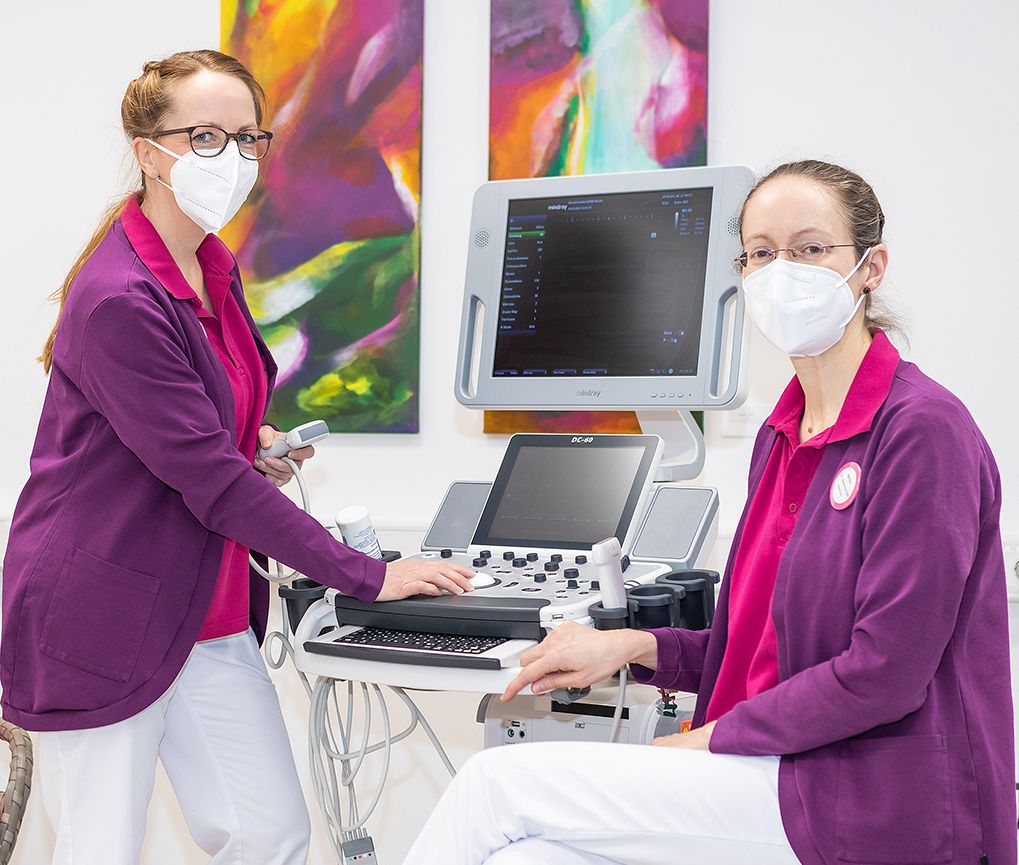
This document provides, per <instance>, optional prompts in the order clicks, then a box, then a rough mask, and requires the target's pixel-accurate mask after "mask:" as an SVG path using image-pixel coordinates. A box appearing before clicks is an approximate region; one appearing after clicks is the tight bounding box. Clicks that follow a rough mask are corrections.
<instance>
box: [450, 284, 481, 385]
mask: <svg viewBox="0 0 1019 865" xmlns="http://www.w3.org/2000/svg"><path fill="white" fill-rule="evenodd" d="M484 313H485V303H484V301H483V300H482V299H481V298H480V297H478V296H477V295H476V294H474V293H471V295H470V296H469V297H468V298H467V302H466V303H465V304H464V316H463V319H462V322H463V323H462V325H461V327H462V328H463V332H462V333H461V335H460V351H461V352H463V354H462V355H461V356H460V357H459V358H458V363H457V373H458V374H457V376H456V382H455V387H456V391H457V393H456V396H457V399H458V400H459V401H460V402H461V403H464V404H466V403H467V402H468V401H470V400H472V399H474V397H476V396H477V395H478V387H477V379H476V378H475V375H476V372H475V371H476V370H477V368H478V363H479V358H478V357H477V355H478V354H479V353H480V351H481V340H480V339H479V338H478V336H479V331H480V329H481V327H482V326H483V324H484Z"/></svg>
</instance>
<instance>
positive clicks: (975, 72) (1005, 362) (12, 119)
mask: <svg viewBox="0 0 1019 865" xmlns="http://www.w3.org/2000/svg"><path fill="white" fill-rule="evenodd" d="M96 8H97V7H96V6H95V5H94V4H81V3H77V2H72V0H57V2H56V3H48V4H40V3H18V4H14V5H13V6H12V8H10V9H8V10H6V12H5V16H4V17H5V20H4V26H3V30H2V32H0V82H2V85H0V86H2V87H3V95H4V105H5V109H6V111H5V115H6V118H7V125H6V126H5V129H4V131H3V135H2V136H0V201H2V204H3V206H2V209H0V214H2V215H0V219H2V230H0V244H2V246H0V262H2V271H0V273H2V276H0V289H2V291H3V297H4V300H5V301H6V304H7V310H8V312H7V315H5V316H4V323H5V325H6V327H5V328H4V330H5V334H4V335H5V342H4V343H3V345H2V348H0V352H2V354H0V358H2V360H3V369H4V372H3V374H2V375H0V398H2V402H0V404H2V405H3V406H4V414H3V422H4V427H5V431H6V433H7V436H6V437H7V441H8V445H7V456H6V459H5V466H4V467H5V470H4V471H3V472H2V473H0V514H2V513H3V512H5V511H6V512H10V511H11V510H12V509H13V506H14V502H15V500H16V497H17V493H18V491H19V489H20V487H21V485H22V484H23V482H24V480H25V478H26V477H27V472H28V454H29V450H30V447H31V442H32V438H33V435H34V429H35V423H36V420H37V417H38V412H39V407H40V405H41V402H42V396H43V391H44V387H45V381H44V379H43V376H42V373H41V370H40V369H39V367H38V365H36V364H34V362H33V360H32V358H33V357H34V356H35V354H36V353H37V352H38V349H39V346H40V345H41V344H42V342H43V340H44V338H45V336H46V333H47V332H48V330H49V327H50V325H51V322H52V312H51V310H50V308H49V307H48V306H46V305H45V303H44V300H45V296H46V295H47V294H48V293H49V291H51V290H52V289H53V288H54V287H56V286H57V285H58V284H59V282H60V281H61V279H62V277H63V274H64V273H65V272H66V270H67V268H68V266H69V265H70V263H71V261H72V260H73V258H74V256H75V254H76V252H77V250H78V248H79V247H80V246H81V244H82V243H83V242H84V241H85V239H86V237H87V235H88V234H89V233H90V232H91V229H92V227H93V225H94V224H95V222H96V219H97V218H98V215H99V212H100V210H101V209H102V207H103V205H104V203H105V202H106V200H107V199H108V198H110V197H111V196H112V195H113V194H114V193H115V192H116V191H118V190H119V189H120V188H121V177H122V174H123V167H124V155H125V153H126V147H125V145H124V142H123V140H122V136H121V134H120V132H119V119H118V106H119V101H120V97H121V95H122V93H123V88H124V86H125V84H126V83H127V81H128V80H129V79H130V78H131V77H133V76H134V75H136V74H137V72H138V70H139V68H140V66H141V63H142V62H143V61H144V60H146V59H149V58H151V57H156V56H160V55H162V54H165V53H169V52H171V51H173V50H177V49H181V48H185V47H194V46H206V45H216V44H218V29H219V9H218V3H217V2H216V0H177V2H175V3H174V4H172V7H171V6H167V5H165V4H154V3H153V4H138V3H129V2H127V0H107V2H105V3H104V4H102V8H103V11H102V12H101V13H99V12H96V11H95V9H96ZM711 14H712V21H711V60H710V63H711V66H710V81H709V94H710V119H709V154H710V157H711V160H712V161H713V162H715V163H726V162H743V163H747V164H750V165H753V166H755V167H758V168H765V167H767V166H770V165H773V164H776V163H778V162H780V161H784V160H786V159H789V158H796V157H805V156H817V157H821V158H827V159H831V160H834V161H839V162H843V163H844V164H846V165H848V166H850V167H852V168H854V169H856V170H857V171H859V172H860V173H861V174H862V175H863V176H864V177H866V178H867V179H868V180H870V181H871V182H872V183H873V185H874V186H875V188H876V190H877V192H878V195H879V197H880V198H881V201H882V203H883V205H884V209H885V211H886V213H887V215H888V229H887V239H888V242H889V244H890V246H891V258H892V266H891V269H890V273H889V281H888V284H887V285H886V288H887V289H888V291H889V294H890V296H891V297H892V299H893V300H894V302H895V303H896V304H897V305H898V307H899V308H900V309H901V310H902V311H903V312H905V313H906V315H907V317H908V320H909V324H910V326H911V327H910V331H911V333H910V335H911V340H912V351H911V353H910V358H911V359H913V360H915V361H916V362H917V363H919V364H920V365H921V367H922V368H923V369H925V370H926V371H927V372H928V373H929V374H930V375H932V376H934V377H935V378H937V379H939V380H940V381H942V382H943V383H944V384H946V385H947V386H948V387H949V388H951V389H952V390H953V391H955V392H956V393H957V394H958V395H959V396H960V397H961V398H962V399H963V401H964V402H965V403H966V404H967V405H968V406H969V408H970V410H971V411H972V413H973V414H974V416H975V417H976V419H977V421H978V423H979V424H980V426H981V428H982V429H983V430H984V433H985V435H986V436H987V438H988V440H989V441H990V443H991V446H992V448H993V449H994V451H995V454H996V456H997V459H998V462H999V467H1000V469H1001V473H1002V479H1003V485H1004V491H1005V506H1004V512H1003V529H1004V530H1005V531H1006V532H1010V533H1019V448H1017V447H1016V445H1015V436H1016V431H1017V430H1019V397H1017V393H1019V387H1017V385H1019V350H1017V347H1016V345H1017V341H1016V336H1015V335H1016V333H1017V328H1019V290H1017V288H1016V286H1015V284H1014V279H1013V278H1012V276H1011V274H1012V273H1014V271H1015V267H1014V264H1013V262H1012V260H1011V258H1012V256H1013V250H1014V242H1013V235H1014V233H1015V230H1016V220H1015V218H1014V199H1015V196H1016V193H1017V192H1019V162H1017V160H1016V158H1015V142H1016V141H1017V140H1019V112H1016V111H1015V109H1014V100H1015V94H1016V93H1017V92H1019V64H1017V62H1016V61H1015V59H1014V46H1013V42H1014V37H1015V34H1016V33H1019V4H1016V3H1014V2H1012V0H983V2H978V3H971V4H958V3H955V2H949V0H928V2H922V3H921V2H918V0H912V2H910V0H904V2H896V3H889V2H887V0H857V2H855V3H852V4H846V3H834V2H817V0H786V2H783V3H781V4H779V3H760V2H755V0H725V2H721V0H717V2H714V3H712V9H711ZM487 31H488V25H487V4H486V3H485V2H483V0H428V2H427V11H426V53H425V126H424V178H423V195H424V202H423V207H422V223H423V226H422V230H423V240H424V250H423V262H422V290H423V302H422V316H423V345H422V402H421V406H422V415H421V429H422V432H421V434H420V435H417V436H402V437H398V436H390V437H384V436H361V435H359V436H335V437H334V438H333V439H332V440H331V441H330V442H329V443H328V444H327V445H326V446H324V447H320V449H319V451H320V452H319V455H318V456H317V457H316V459H315V461H314V463H313V464H311V465H310V466H309V472H308V475H309V478H310V481H311V485H312V490H313V496H314V500H315V503H316V507H317V510H318V511H319V513H321V514H323V515H326V516H328V515H329V514H332V513H335V511H336V510H338V509H339V507H340V506H342V505H345V504H349V503H352V502H362V503H365V504H367V505H368V506H369V508H370V509H371V511H372V513H373V514H374V516H375V518H376V521H377V523H379V524H380V525H386V526H390V527H396V526H417V527H421V526H423V525H424V524H425V523H426V522H427V520H428V519H429V517H430V515H431V513H432V511H433V510H434V508H435V506H436V505H437V503H438V501H439V498H440V496H441V494H442V491H443V490H444V489H445V487H446V486H447V484H448V483H449V482H450V481H451V480H453V479H455V478H464V479H483V478H488V477H491V476H492V474H493V473H494V470H495V468H496V466H497V464H498V461H499V457H500V454H501V451H502V446H503V443H502V441H500V440H498V439H495V438H486V437H482V435H481V433H480V430H481V418H480V416H479V415H477V414H475V413H472V412H469V411H467V410H465V409H463V408H461V407H459V406H458V405H456V403H455V402H454V400H453V398H452V396H451V383H452V378H453V366H454V362H455V354H456V345H455V341H456V327H457V321H458V315H459V305H460V292H461V289H462V279H463V268H464V262H465V258H466V241H467V234H468V223H469V207H470V196H471V194H472V192H473V190H474V188H475V187H476V186H477V185H478V184H480V183H481V182H483V181H484V180H485V175H486V170H487V162H486V137H487V77H488V48H487ZM15 130H16V131H15ZM274 158H286V155H285V154H283V153H278V154H276V155H275V157H274ZM789 375H790V369H789V366H788V363H787V361H785V360H784V359H783V358H781V357H779V356H778V355H777V353H776V352H774V351H773V350H772V349H771V348H770V347H769V346H767V345H766V344H764V343H763V340H760V339H755V340H754V342H753V345H752V349H751V356H750V382H751V399H752V400H755V401H758V402H760V403H763V404H768V403H770V402H772V401H773V400H774V398H775V396H776V395H777V393H778V391H779V390H780V388H781V387H782V386H783V384H784V383H785V381H786V380H787V378H788V377H789ZM718 426H719V424H718V422H717V419H715V418H709V420H708V434H707V439H708V458H707V463H706V467H705V471H704V475H703V478H702V480H704V481H705V482H707V483H710V484H713V485H714V486H717V487H718V488H719V491H720V493H721V496H722V517H721V523H722V526H721V528H722V531H723V533H726V532H730V531H731V530H732V528H733V526H734V525H735V522H736V519H737V517H738V514H739V508H740V506H741V504H742V498H743V495H744V492H745V474H746V466H747V460H748V457H749V442H747V441H745V440H734V439H722V438H721V437H720V436H719V435H718ZM292 684H293V682H292V681H290V682H289V685H292ZM283 697H284V701H285V703H286V706H287V711H288V713H290V716H291V720H292V721H293V730H294V737H295V745H296V748H297V751H298V753H299V754H300V753H301V752H302V749H303V739H302V732H301V724H300V712H301V711H303V706H302V705H301V704H300V700H301V699H303V695H302V694H301V693H300V692H299V691H298V690H297V689H295V688H292V687H289V686H288V687H287V688H286V690H284V692H283ZM469 702H470V701H468V700H466V699H463V698H458V697H451V698H449V699H447V700H439V699H437V698H436V700H435V702H434V704H433V705H435V706H441V707H444V709H443V711H442V712H441V713H440V717H439V719H438V723H437V727H438V728H439V730H440V733H442V734H443V735H444V737H445V738H448V740H449V741H451V742H452V743H453V745H454V748H455V749H459V753H460V754H461V755H462V754H465V753H467V752H468V751H469V750H470V749H471V748H474V747H477V745H478V743H479V742H480V738H479V736H478V734H477V731H476V730H474V729H473V728H472V727H471V725H470V724H468V723H467V722H466V720H467V719H465V718H464V714H465V713H468V712H469V710H470V705H469ZM433 714H434V713H433ZM419 750H420V749H419ZM411 754H412V756H410V757H408V758H407V759H408V760H410V761H411V762H410V763H408V764H407V766H408V768H407V769H406V771H403V770H401V772H400V773H399V776H398V778H397V783H396V784H394V786H393V788H392V789H391V790H390V791H389V793H388V794H387V799H386V802H389V803H397V802H398V803H400V804H399V807H400V808H401V809H405V807H406V805H407V803H411V804H412V809H411V811H404V814H403V817H404V819H403V820H402V821H401V820H398V819H396V817H394V816H393V811H392V808H390V809H389V810H388V812H387V814H388V815H389V816H385V817H384V818H383V824H382V825H383V826H384V828H386V829H387V830H389V831H388V832H387V838H386V841H385V842H384V843H385V844H386V845H388V847H387V849H386V852H385V853H384V858H385V860H386V861H387V862H395V861H398V859H399V856H400V855H401V854H402V850H403V849H405V844H406V843H407V838H408V837H409V836H410V835H411V834H412V833H413V831H414V829H415V828H416V826H417V823H418V822H419V818H420V817H422V816H423V814H424V813H425V812H426V811H427V805H428V802H430V801H431V799H432V798H433V797H434V795H435V793H436V791H437V790H438V789H440V788H441V772H440V773H436V772H435V771H434V761H432V760H431V759H430V758H429V757H428V756H427V754H426V753H425V752H424V751H420V753H418V752H415V751H412V752H411ZM414 761H416V762H414ZM412 768H414V771H411V769H412ZM418 770H419V771H418ZM164 793H165V791H164ZM160 801H161V802H162V800H160ZM154 807H156V806H154ZM158 808H167V809H169V810H168V811H166V813H167V814H169V815H170V816H166V817H160V816H157V817H156V818H154V819H155V823H154V828H153V832H152V833H150V834H152V835H153V836H154V838H150V844H149V847H148V848H147V849H149V850H150V851H153V852H152V853H151V854H150V858H149V859H148V860H147V861H152V862H156V861H167V860H166V859H164V858H162V857H160V856H159V855H157V854H156V853H155V852H154V851H156V850H158V849H176V847H174V846H173V845H178V846H180V845H181V844H182V842H179V841H177V840H174V839H176V838H178V837H179V834H180V831H181V827H180V824H179V819H177V818H174V817H173V816H172V808H171V807H170V806H168V805H166V804H165V803H162V804H159V805H158ZM154 813H156V814H157V815H158V814H163V813H164V812H163V811H155V812H154ZM175 819H176V822H175ZM34 821H35V822H33V824H32V827H31V831H30V835H29V840H28V841H26V842H25V843H26V844H33V843H34V844H35V845H36V846H35V847H30V848H28V850H26V852H24V853H20V854H19V859H20V861H22V862H28V861H42V854H41V853H38V852H36V854H35V855H32V856H30V855H29V852H28V851H29V850H35V851H38V850H41V849H44V846H42V847H41V846H38V845H44V844H45V833H44V832H43V830H42V829H41V828H40V827H41V822H40V821H39V819H38V812H36V816H35V818H34ZM401 822H402V824H403V825H402V826H399V825H397V824H400V823H401ZM164 843H165V844H169V845H171V846H170V847H169V848H166V847H162V846H161V845H163V844H164ZM154 844H156V845H160V846H153V845H154ZM186 848H187V844H186V843H183V846H182V847H181V849H182V850H183V849H186ZM183 855H185V854H184V853H181V856H183ZM316 855H317V856H320V857H321V856H324V855H325V854H324V848H322V849H321V850H320V852H319V853H317V854H316ZM26 857H28V858H26ZM174 861H182V862H183V861H185V860H184V859H183V858H178V859H174ZM187 861H192V860H190V859H189V860H187ZM194 861H201V859H200V857H199V858H197V859H195V860H194ZM325 861H327V860H326V859H324V858H316V859H313V862H316V863H317V862H325Z"/></svg>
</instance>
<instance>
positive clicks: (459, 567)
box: [446, 565, 477, 579]
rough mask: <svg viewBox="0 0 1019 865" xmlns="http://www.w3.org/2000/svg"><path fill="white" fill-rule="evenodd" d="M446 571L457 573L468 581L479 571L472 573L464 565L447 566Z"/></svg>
mask: <svg viewBox="0 0 1019 865" xmlns="http://www.w3.org/2000/svg"><path fill="white" fill-rule="evenodd" d="M446 569H447V570H450V571H456V572H457V573H458V574H460V576H462V577H467V578H468V579H470V578H471V577H473V576H475V575H476V574H477V571H472V570H471V569H470V568H465V567H463V566H462V565H446Z"/></svg>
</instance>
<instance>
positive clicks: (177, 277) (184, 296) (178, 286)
mask: <svg viewBox="0 0 1019 865" xmlns="http://www.w3.org/2000/svg"><path fill="white" fill-rule="evenodd" d="M120 222H121V225H123V227H124V233H125V234H126V235H127V239H128V241H129V242H130V244H131V246H132V247H133V248H134V251H135V252H136V253H137V255H138V257H139V258H140V259H141V260H142V263H143V264H144V265H145V266H146V267H147V268H148V269H149V270H150V271H151V273H152V275H153V276H154V277H155V278H156V279H157V280H158V281H159V283H160V284H161V285H162V286H163V288H165V289H166V291H167V293H168V294H170V295H171V296H172V297H175V298H177V300H189V301H192V302H194V303H196V304H198V303H200V301H199V300H198V295H196V294H195V292H194V289H192V288H191V286H190V285H188V282H187V280H186V279H184V274H183V273H181V271H180V268H179V267H178V266H177V262H175V261H174V260H173V256H172V255H170V251H169V250H168V249H167V248H166V244H165V243H163V238H162V237H160V236H159V232H158V231H156V227H155V226H154V225H153V224H152V223H151V222H149V218H148V217H147V216H146V215H145V214H144V213H143V212H142V209H141V207H140V206H139V204H138V200H137V198H136V197H134V196H132V197H131V198H130V199H129V200H128V202H127V204H126V205H124V209H123V211H121V214H120ZM196 255H197V257H198V263H199V265H201V268H202V273H204V274H205V277H206V282H207V283H208V282H209V281H210V277H211V278H212V280H213V281H217V282H218V281H219V280H222V279H224V278H225V279H226V280H227V281H229V279H230V276H231V273H232V271H233V268H234V257H233V255H232V254H231V252H230V250H229V249H227V247H226V244H224V243H223V241H222V240H220V239H219V238H218V237H216V235H214V234H207V235H206V236H205V240H203V241H202V243H201V245H200V246H199V247H198V249H197V251H196ZM217 277H218V278H219V279H217Z"/></svg>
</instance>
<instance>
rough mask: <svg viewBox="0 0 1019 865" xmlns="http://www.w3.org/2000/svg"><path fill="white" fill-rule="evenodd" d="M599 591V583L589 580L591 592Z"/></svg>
mask: <svg viewBox="0 0 1019 865" xmlns="http://www.w3.org/2000/svg"><path fill="white" fill-rule="evenodd" d="M600 589H601V583H599V582H598V581H597V580H591V591H592V592H597V591H599V590H600Z"/></svg>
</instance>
